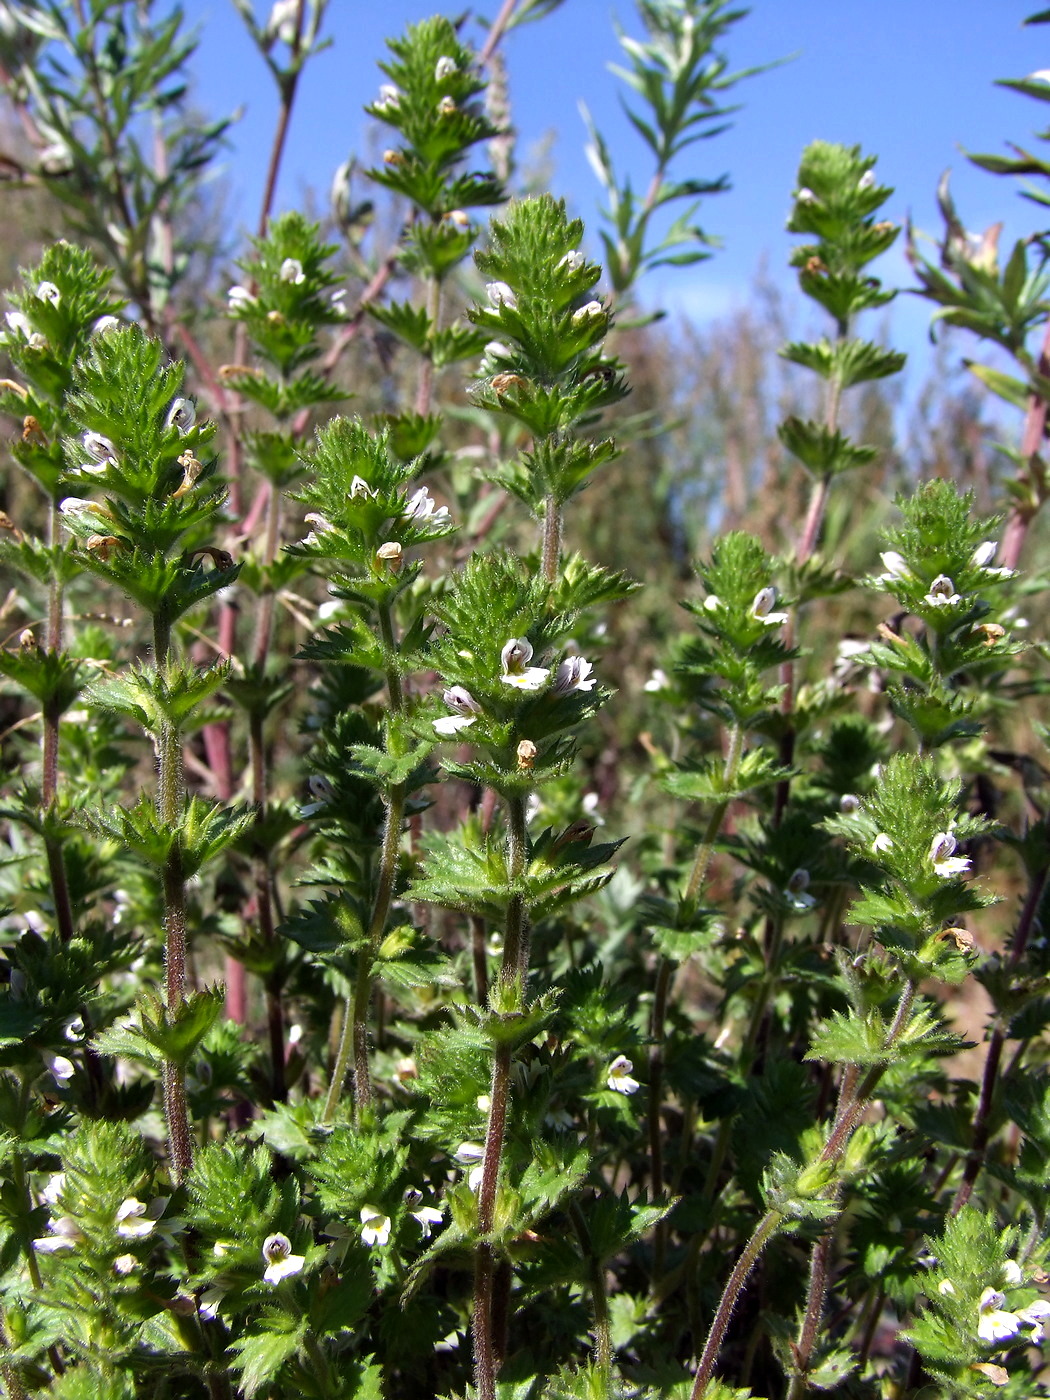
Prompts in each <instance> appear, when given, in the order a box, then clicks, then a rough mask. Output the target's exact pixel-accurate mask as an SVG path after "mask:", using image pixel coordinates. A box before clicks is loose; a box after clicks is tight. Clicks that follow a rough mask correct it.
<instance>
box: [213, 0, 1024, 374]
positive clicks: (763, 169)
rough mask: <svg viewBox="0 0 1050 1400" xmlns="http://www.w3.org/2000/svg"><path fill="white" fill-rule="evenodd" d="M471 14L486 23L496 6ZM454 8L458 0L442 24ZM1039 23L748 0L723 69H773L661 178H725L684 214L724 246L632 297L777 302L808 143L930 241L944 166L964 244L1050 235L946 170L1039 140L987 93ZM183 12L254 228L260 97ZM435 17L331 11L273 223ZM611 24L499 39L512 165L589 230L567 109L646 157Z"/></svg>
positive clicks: (996, 181)
mask: <svg viewBox="0 0 1050 1400" xmlns="http://www.w3.org/2000/svg"><path fill="white" fill-rule="evenodd" d="M487 3H488V7H489V9H488V12H489V13H493V12H494V11H495V9H496V8H497V4H496V0H487ZM462 8H463V6H462V4H461V3H459V0H457V3H455V4H454V5H452V6H451V8H450V10H449V13H451V14H459V13H462ZM1037 8H1038V6H1037V4H1036V0H1020V2H1019V3H1018V0H995V3H991V4H990V3H988V0H879V3H878V4H873V3H871V0H753V3H752V4H751V7H750V14H749V15H748V17H747V18H746V19H744V20H743V21H741V22H740V23H739V24H738V25H737V26H736V27H735V29H734V30H733V31H732V32H731V35H730V37H729V39H728V41H727V43H726V49H727V52H728V55H729V58H730V62H731V64H732V66H733V67H741V68H743V67H748V66H752V65H755V64H761V63H767V62H771V61H773V60H776V59H788V60H789V61H788V62H785V63H784V64H783V65H782V66H780V67H778V68H775V69H774V70H772V71H770V72H767V73H764V74H761V75H759V76H757V77H754V78H751V79H749V80H748V81H747V82H746V83H745V84H743V85H742V86H741V87H740V88H739V89H738V90H737V91H738V95H739V100H740V102H741V103H742V104H743V105H742V109H741V111H740V112H739V113H738V114H737V116H736V118H735V124H734V127H733V129H732V130H731V131H730V132H728V133H726V134H725V135H723V136H720V137H718V138H717V139H716V140H714V141H705V142H702V143H699V144H698V145H697V146H694V147H693V148H692V154H691V155H687V156H686V157H684V158H683V159H682V162H681V165H680V167H679V172H678V173H680V174H682V175H696V176H701V177H713V176H717V175H720V174H723V173H728V174H729V176H730V178H731V180H732V184H733V189H732V191H731V192H730V193H729V194H724V195H720V196H718V197H716V198H713V199H711V200H710V201H708V202H707V204H706V205H705V207H704V210H703V213H702V215H701V222H702V223H703V225H704V227H705V228H706V229H707V230H708V231H709V232H710V233H712V234H715V235H717V236H718V237H719V238H720V239H721V240H722V241H723V244H724V247H723V249H722V251H720V252H718V253H717V254H716V255H715V257H713V258H712V259H710V260H709V261H707V262H705V263H702V264H700V265H699V266H697V267H693V268H686V269H679V270H673V271H671V272H669V273H665V274H660V280H656V279H653V280H651V281H650V283H649V284H648V286H647V289H646V290H647V294H648V299H649V300H650V301H651V302H652V303H654V304H663V305H666V306H669V307H671V308H673V309H674V310H675V311H676V312H679V313H687V314H691V315H692V316H694V317H695V318H696V319H698V320H699V321H701V322H708V321H710V320H711V319H712V318H717V317H718V316H719V315H721V314H724V313H725V312H726V311H727V310H729V309H730V308H732V307H733V306H734V305H739V304H743V303H744V302H746V300H747V298H748V295H749V289H750V288H751V286H752V285H753V281H754V277H755V274H756V272H757V270H758V268H759V266H760V265H762V264H764V265H765V266H766V268H767V269H768V272H769V273H770V274H771V275H772V276H773V277H774V279H775V280H776V281H778V282H782V283H783V285H785V286H788V285H791V281H792V279H791V274H790V273H789V272H788V270H787V267H786V264H787V257H788V253H789V249H790V245H791V240H790V239H789V238H788V236H787V235H786V234H785V232H784V220H785V216H786V213H787V209H788V203H789V197H790V192H791V189H792V187H793V183H794V175H795V171H796V169H797V165H798V159H799V155H800V153H801V151H802V149H803V147H804V146H805V145H806V143H807V142H808V141H811V140H813V139H815V138H821V139H824V140H830V141H842V142H848V143H850V144H859V145H861V146H862V148H863V149H864V150H865V152H867V153H870V154H877V155H878V157H879V166H878V169H879V174H880V178H881V179H882V180H883V181H884V182H886V183H888V184H891V185H893V186H894V187H895V190H896V193H895V195H894V197H893V199H892V200H891V201H890V203H889V205H888V206H887V209H886V213H887V216H888V217H891V218H894V219H895V220H898V221H900V220H903V219H904V218H905V217H906V216H908V215H910V216H911V218H912V219H913V221H914V223H915V224H916V225H917V226H918V227H919V228H920V229H923V228H925V229H928V230H931V231H936V230H937V228H938V217H937V212H936V205H935V201H934V193H935V190H936V185H937V180H938V178H939V176H940V174H941V172H942V171H943V170H944V169H945V168H946V167H949V166H950V167H951V168H952V170H953V189H954V192H955V196H956V200H957V203H958V205H959V209H960V212H961V213H962V215H963V217H964V219H965V221H966V223H967V224H968V226H969V227H970V228H972V229H981V228H984V227H985V226H987V225H988V224H991V223H993V222H996V221H998V220H1000V219H1002V220H1005V222H1006V230H1005V232H1004V241H1005V240H1008V239H1010V238H1011V237H1019V236H1022V235H1023V234H1026V233H1028V232H1031V231H1032V230H1034V229H1036V228H1039V227H1043V226H1045V225H1046V224H1047V223H1050V214H1048V216H1047V217H1046V218H1045V219H1043V218H1041V216H1042V215H1043V212H1044V211H1042V210H1041V209H1039V208H1038V207H1037V206H1035V205H1032V204H1030V203H1028V202H1026V201H1024V200H1022V199H1020V198H1019V197H1018V195H1017V193H1016V191H1015V186H1014V184H1013V182H1011V181H1009V180H1006V179H1002V178H996V177H994V176H992V175H988V174H985V173H984V172H981V171H979V170H976V169H974V168H973V167H972V166H970V165H969V163H968V162H967V160H966V158H965V156H964V154H963V149H967V150H971V151H1000V150H1002V149H1003V143H1004V141H1006V140H1014V141H1017V142H1018V143H1020V144H1029V143H1030V142H1031V141H1032V139H1033V138H1032V135H1031V133H1032V132H1033V130H1035V129H1036V128H1040V129H1042V128H1043V127H1045V126H1047V125H1048V124H1050V107H1045V106H1041V105H1040V104H1038V103H1035V102H1033V101H1032V100H1031V99H1026V98H1024V97H1021V96H1019V95H1017V94H1014V93H1011V92H1009V91H1007V90H1005V89H1002V88H997V87H996V86H995V80H996V79H997V78H1005V77H1020V76H1023V75H1024V74H1026V73H1029V72H1032V71H1033V70H1036V69H1040V68H1050V26H1035V27H1031V28H1027V29H1026V28H1023V27H1022V23H1021V21H1022V20H1023V19H1024V17H1025V16H1026V15H1027V14H1030V13H1032V12H1033V10H1035V9H1037ZM185 10H186V13H187V18H188V19H189V21H190V22H191V23H192V24H195V25H198V26H199V27H200V31H201V47H200V50H199V54H198V57H197V60H196V67H197V72H198V74H199V81H200V93H199V96H200V100H201V101H203V102H206V103H207V105H208V108H209V110H210V111H211V112H213V113H215V114H217V113H218V112H219V111H223V110H226V111H228V110H231V109H233V108H235V107H238V106H241V105H243V107H244V115H243V117H242V119H241V121H240V122H239V124H238V126H237V127H236V128H234V130H233V133H232V137H231V144H232V149H231V152H230V157H229V162H228V169H227V175H228V177H229V179H230V181H231V184H232V190H233V198H232V201H231V205H230V212H231V215H232V217H233V219H234V220H235V221H236V222H237V223H238V225H240V226H243V227H250V226H254V224H255V221H256V218H257V210H258V205H259V199H260V196H261V191H262V185H263V179H264V173H265V164H266V158H267V154H268V151H269V146H270V141H271V138H272V131H273V124H274V119H275V113H276V105H277V104H276V96H275V93H274V91H273V84H272V82H271V80H270V78H269V75H268V73H267V72H266V70H265V69H264V67H263V65H262V64H261V62H260V60H259V58H258V56H257V54H255V52H254V50H253V48H252V46H251V44H250V42H249V41H248V40H247V38H246V36H245V35H244V33H243V29H242V27H241V25H240V21H239V19H238V17H237V14H236V12H235V10H234V6H233V4H232V0H185ZM257 10H258V14H259V16H260V19H262V18H264V17H265V15H266V14H267V13H268V10H269V4H268V0H266V3H264V2H263V0H258V3H257ZM434 12H435V5H433V4H426V3H421V0H385V3H384V4H382V5H377V4H375V3H371V0H330V5H329V9H328V16H327V20H326V32H327V33H328V34H329V35H330V36H331V37H332V39H333V41H334V42H333V45H332V47H331V48H330V49H329V50H328V51H327V52H325V53H324V54H321V55H319V56H318V57H317V58H316V59H314V60H313V64H312V66H311V67H310V68H308V69H307V73H306V76H305V79H304V84H303V88H302V95H301V100H300V102H299V104H298V106H297V109H296V113H295V117H294V121H293V126H292V129H291V133H290V140H289V144H288V149H287V155H286V159H285V164H284V167H283V173H282V178H281V182H280V185H279V189H278V202H277V207H278V208H281V207H289V206H295V205H301V204H302V202H303V199H304V196H305V193H306V191H307V190H308V189H310V188H312V189H313V190H314V191H315V192H317V193H324V192H326V191H327V189H328V187H329V183H330V180H331V176H332V172H333V171H334V169H335V167H336V166H337V165H338V164H339V162H340V161H342V160H344V159H345V158H346V157H347V156H348V155H349V154H351V153H352V152H364V151H367V148H368V139H369V138H368V127H369V123H368V120H367V118H365V117H364V115H363V113H362V111H361V108H362V106H363V104H364V103H365V102H367V101H369V100H371V98H372V97H373V96H374V94H375V93H376V91H377V88H378V84H379V81H380V80H381V75H380V74H379V72H378V69H377V68H376V63H377V60H378V59H379V58H381V57H382V56H383V53H384V40H385V38H386V37H387V36H388V35H391V34H396V33H398V32H400V31H401V30H402V29H403V28H404V26H405V25H406V24H408V23H410V22H412V21H413V20H418V19H421V18H424V17H425V16H426V15H429V14H432V13H434ZM481 13H486V8H485V6H484V5H483V6H482V8H481ZM616 20H619V21H620V23H622V24H623V26H624V27H625V28H626V29H627V30H628V31H633V32H637V31H638V24H637V20H636V18H635V16H634V12H633V6H632V4H631V2H630V0H616V4H615V5H612V4H609V3H606V0H565V3H564V4H563V6H562V8H561V9H560V10H558V11H556V12H555V13H554V14H552V15H551V16H549V17H548V18H546V19H544V20H542V21H539V22H537V23H535V24H531V25H527V26H524V27H522V28H521V29H519V30H516V31H513V32H512V33H511V34H510V35H509V36H508V38H507V40H506V46H505V53H506V57H507V60H508V64H509V71H510V83H511V99H512V105H513V115H514V121H515V125H516V127H517V129H518V132H519V137H520V150H521V152H522V154H523V155H525V156H527V154H528V152H529V151H530V150H531V149H533V148H536V147H537V146H538V144H539V143H540V142H541V141H543V140H544V138H545V137H547V136H548V135H549V136H550V137H551V138H552V140H553V145H552V148H551V157H552V160H553V181H552V183H553V189H554V192H555V193H556V194H559V195H564V196H565V197H566V198H567V199H568V201H569V204H570V205H571V206H572V207H573V209H574V212H576V213H577V214H579V215H580V216H581V217H582V218H584V220H585V221H586V222H588V223H590V224H593V223H594V222H595V220H596V210H597V206H598V203H599V202H600V190H599V187H598V184H597V181H596V179H595V177H594V175H593V174H592V172H591V170H590V167H589V166H588V164H587V162H586V159H585V155H584V147H585V144H586V136H585V131H584V127H583V123H582V120H581V118H580V114H579V103H580V101H581V100H583V101H585V102H586V103H587V105H588V107H589V108H590V110H591V112H592V114H593V116H594V117H595V119H596V121H597V124H598V126H599V128H600V129H601V130H602V132H603V133H604V134H605V136H606V138H607V139H608V140H609V142H610V143H611V144H612V146H613V149H614V153H615V156H616V159H617V162H618V163H619V164H620V165H621V166H622V168H623V169H624V170H627V171H633V172H635V180H636V183H641V184H642V186H643V188H644V185H645V183H647V178H648V173H647V172H648V167H647V165H646V162H645V153H644V149H643V148H642V146H641V142H640V140H639V138H638V137H637V135H636V134H635V133H634V131H633V130H632V128H631V127H630V125H629V123H628V122H627V120H626V118H625V117H624V116H623V113H622V111H621V110H620V107H619V95H620V93H621V91H622V87H621V85H620V84H619V82H618V80H617V79H616V78H615V77H614V76H613V75H612V74H611V73H610V72H609V69H608V65H609V64H610V63H611V62H615V61H617V59H618V57H619V49H618V45H617V41H616V35H615V30H614V23H615V21H616ZM473 32H474V33H475V34H476V33H478V32H479V31H477V30H475V31H473ZM960 148H963V149H960ZM593 241H594V243H596V242H597V240H596V239H595V240H593ZM880 271H881V273H882V275H883V277H884V278H885V279H886V280H887V282H890V283H893V284H896V285H901V286H904V285H908V284H909V282H910V275H909V273H908V269H907V267H906V265H905V263H904V260H903V257H902V256H901V255H900V254H899V252H896V251H895V252H893V253H891V254H889V255H888V256H887V258H886V259H885V260H884V263H883V265H882V267H881V268H880ZM927 316H928V313H927V309H926V307H925V304H923V303H920V302H918V301H917V300H915V299H913V298H901V299H898V302H897V303H896V304H895V308H894V311H893V331H892V334H893V336H894V339H895V341H896V343H898V344H900V345H901V346H902V347H903V348H905V349H907V350H908V351H909V352H910V353H911V354H912V355H913V357H917V358H918V359H919V360H920V361H921V360H922V358H923V356H924V354H925V344H924V342H925V330H924V328H925V324H926V321H927ZM916 368H917V369H921V365H917V366H916Z"/></svg>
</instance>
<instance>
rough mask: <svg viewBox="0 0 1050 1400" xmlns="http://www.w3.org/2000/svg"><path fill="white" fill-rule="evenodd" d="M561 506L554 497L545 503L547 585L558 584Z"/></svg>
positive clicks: (544, 565) (544, 559) (545, 577)
mask: <svg viewBox="0 0 1050 1400" xmlns="http://www.w3.org/2000/svg"><path fill="white" fill-rule="evenodd" d="M561 524H562V521H561V506H560V505H559V504H558V502H557V500H556V499H555V497H554V496H547V497H546V498H545V499H544V502H543V563H542V570H543V577H544V580H545V581H546V582H547V583H551V584H553V583H557V581H558V564H559V561H560V559H561Z"/></svg>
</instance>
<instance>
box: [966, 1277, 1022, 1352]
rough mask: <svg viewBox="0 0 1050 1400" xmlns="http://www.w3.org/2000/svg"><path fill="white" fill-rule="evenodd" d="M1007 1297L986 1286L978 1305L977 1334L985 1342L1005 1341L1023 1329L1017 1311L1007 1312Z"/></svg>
mask: <svg viewBox="0 0 1050 1400" xmlns="http://www.w3.org/2000/svg"><path fill="white" fill-rule="evenodd" d="M1005 1301H1006V1299H1005V1298H1004V1297H1003V1295H1002V1294H1001V1293H998V1292H996V1290H995V1289H994V1288H986V1289H985V1290H984V1292H983V1293H982V1294H981V1301H980V1303H979V1304H978V1305H977V1335H978V1336H979V1337H980V1338H981V1340H982V1341H983V1342H1005V1341H1008V1340H1009V1339H1010V1338H1011V1337H1013V1336H1015V1335H1016V1334H1017V1333H1018V1332H1019V1331H1020V1330H1021V1319H1020V1317H1019V1316H1018V1314H1017V1313H1012V1312H1006V1311H1005V1310H1004V1309H1003V1306H1002V1305H1003V1303H1004V1302H1005Z"/></svg>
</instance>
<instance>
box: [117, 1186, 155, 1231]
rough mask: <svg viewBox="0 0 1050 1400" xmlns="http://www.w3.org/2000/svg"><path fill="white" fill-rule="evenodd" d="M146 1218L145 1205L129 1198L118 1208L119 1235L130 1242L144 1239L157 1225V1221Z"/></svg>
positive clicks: (131, 1197)
mask: <svg viewBox="0 0 1050 1400" xmlns="http://www.w3.org/2000/svg"><path fill="white" fill-rule="evenodd" d="M145 1217H146V1207H145V1204H144V1203H143V1202H142V1201H139V1200H136V1198H135V1197H134V1196H129V1197H128V1198H127V1200H126V1201H122V1202H121V1203H120V1205H119V1206H118V1207H117V1217H116V1218H117V1234H118V1235H122V1236H123V1237H124V1238H125V1239H128V1240H135V1239H143V1238H144V1237H145V1236H146V1235H149V1234H151V1233H152V1231H153V1227H154V1225H155V1224H156V1221H154V1220H148V1219H146V1218H145Z"/></svg>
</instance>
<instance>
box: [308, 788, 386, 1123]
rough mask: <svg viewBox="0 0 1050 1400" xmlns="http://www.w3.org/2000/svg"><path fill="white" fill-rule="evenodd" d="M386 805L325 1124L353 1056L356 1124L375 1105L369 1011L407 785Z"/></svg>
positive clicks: (335, 1103) (339, 1095)
mask: <svg viewBox="0 0 1050 1400" xmlns="http://www.w3.org/2000/svg"><path fill="white" fill-rule="evenodd" d="M386 802H387V808H386V821H385V824H384V827H383V845H382V849H381V852H380V857H379V881H378V884H377V886H376V897H375V903H374V904H373V906H372V922H371V924H370V925H369V928H368V945H367V947H366V948H363V949H362V950H361V953H360V956H359V962H358V969H357V977H356V980H355V982H354V990H353V991H352V992H351V993H350V995H349V996H348V997H347V999H346V1008H345V1010H344V1012H343V1029H342V1033H341V1035H340V1037H339V1050H338V1052H337V1054H336V1060H335V1068H334V1069H333V1070H332V1079H331V1082H330V1084H329V1086H328V1096H327V1098H326V1099H325V1105H324V1114H323V1116H322V1122H324V1123H330V1122H331V1121H332V1119H333V1118H334V1117H335V1111H336V1109H337V1107H338V1106H339V1100H340V1098H341V1097H342V1093H343V1087H344V1085H345V1083H346V1072H347V1069H348V1068H349V1065H350V1058H351V1056H353V1061H354V1119H355V1121H359V1120H360V1117H361V1113H362V1111H363V1110H364V1109H365V1108H367V1107H368V1106H369V1105H370V1104H371V1103H372V1075H371V1070H370V1067H369V1063H368V1008H369V1006H370V1005H371V1001H372V985H373V983H372V964H373V961H374V959H375V955H376V952H377V950H378V948H379V944H380V942H381V941H382V938H383V934H384V932H385V930H386V921H387V917H388V915H389V913H390V904H391V901H392V899H393V894H394V883H395V880H396V878H397V857H398V852H399V851H400V849H401V827H402V823H403V821H404V814H405V786H404V784H403V783H398V784H397V785H396V786H395V787H392V788H391V789H390V791H389V793H388V794H387V799H386Z"/></svg>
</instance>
